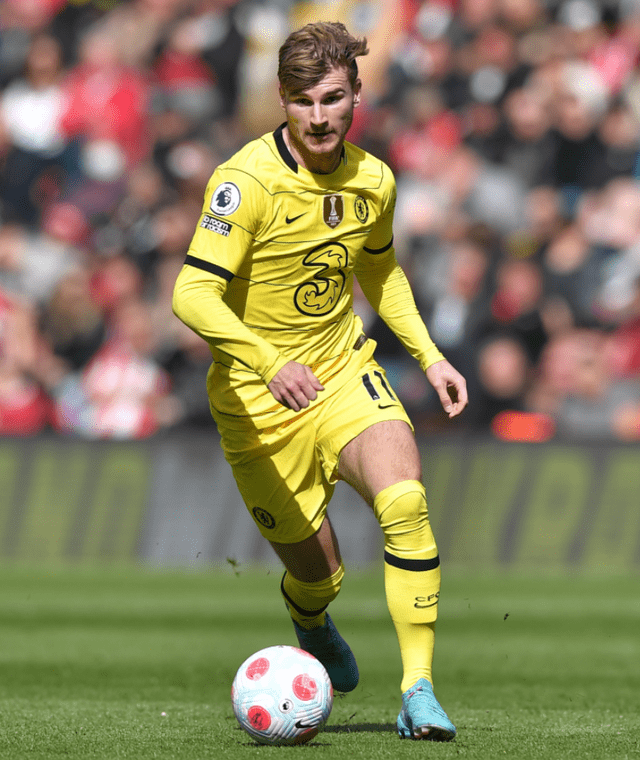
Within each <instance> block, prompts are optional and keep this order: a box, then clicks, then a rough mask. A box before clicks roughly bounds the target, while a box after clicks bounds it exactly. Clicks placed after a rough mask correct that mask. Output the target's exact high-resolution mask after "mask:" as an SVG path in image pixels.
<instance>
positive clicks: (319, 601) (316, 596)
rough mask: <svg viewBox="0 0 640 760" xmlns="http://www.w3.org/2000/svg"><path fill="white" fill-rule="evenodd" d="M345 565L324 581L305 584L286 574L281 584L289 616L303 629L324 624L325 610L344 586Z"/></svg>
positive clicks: (341, 565)
mask: <svg viewBox="0 0 640 760" xmlns="http://www.w3.org/2000/svg"><path fill="white" fill-rule="evenodd" d="M343 578H344V564H342V563H341V564H340V567H339V568H338V569H337V570H336V571H335V573H333V575H330V576H329V577H328V578H325V579H324V580H321V581H317V582H315V583H304V582H303V581H299V580H298V579H297V578H294V577H293V575H291V573H289V572H285V574H284V575H283V577H282V583H281V584H280V591H281V592H282V596H283V597H284V601H285V604H286V605H287V609H288V610H289V614H290V615H291V617H292V618H293V619H294V620H295V621H296V623H297V624H298V625H299V626H300V627H301V628H306V629H311V628H318V627H319V626H321V625H323V624H324V621H325V610H326V609H327V607H328V606H329V603H330V602H332V601H333V600H334V599H335V598H336V596H338V592H339V591H340V586H341V585H342V579H343Z"/></svg>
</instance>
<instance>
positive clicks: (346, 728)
mask: <svg viewBox="0 0 640 760" xmlns="http://www.w3.org/2000/svg"><path fill="white" fill-rule="evenodd" d="M395 730H396V724H395V723H345V724H344V725H342V726H325V727H324V728H323V729H322V733H323V734H357V733H387V732H395Z"/></svg>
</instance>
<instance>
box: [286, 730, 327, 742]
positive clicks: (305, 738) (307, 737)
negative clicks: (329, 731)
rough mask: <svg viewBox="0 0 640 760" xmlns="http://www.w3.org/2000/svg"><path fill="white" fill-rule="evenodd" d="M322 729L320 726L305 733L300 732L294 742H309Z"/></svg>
mask: <svg viewBox="0 0 640 760" xmlns="http://www.w3.org/2000/svg"><path fill="white" fill-rule="evenodd" d="M319 731H320V729H318V728H310V729H309V730H308V731H305V732H304V733H302V734H300V735H299V736H296V738H295V739H294V742H293V743H294V744H304V743H305V742H308V741H309V740H311V739H313V737H314V736H317V735H318V733H319Z"/></svg>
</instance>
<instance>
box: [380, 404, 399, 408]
mask: <svg viewBox="0 0 640 760" xmlns="http://www.w3.org/2000/svg"><path fill="white" fill-rule="evenodd" d="M392 406H397V404H378V409H389V408H390V407H392Z"/></svg>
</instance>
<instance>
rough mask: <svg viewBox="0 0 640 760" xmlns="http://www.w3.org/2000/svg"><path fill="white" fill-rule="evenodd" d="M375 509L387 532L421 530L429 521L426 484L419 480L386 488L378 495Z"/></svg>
mask: <svg viewBox="0 0 640 760" xmlns="http://www.w3.org/2000/svg"><path fill="white" fill-rule="evenodd" d="M373 511H374V514H375V516H376V518H377V519H378V522H379V523H380V526H381V528H382V530H383V531H384V532H385V533H386V532H387V531H392V532H411V531H413V530H420V529H421V528H422V527H423V526H424V525H425V524H427V523H428V522H429V515H428V511H427V499H426V496H425V492H424V486H423V485H422V483H420V482H419V481H417V480H404V481H402V482H400V483H395V484H394V485H392V486H389V488H385V489H384V491H381V492H380V493H379V494H378V495H377V496H376V498H375V500H374V502H373Z"/></svg>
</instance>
